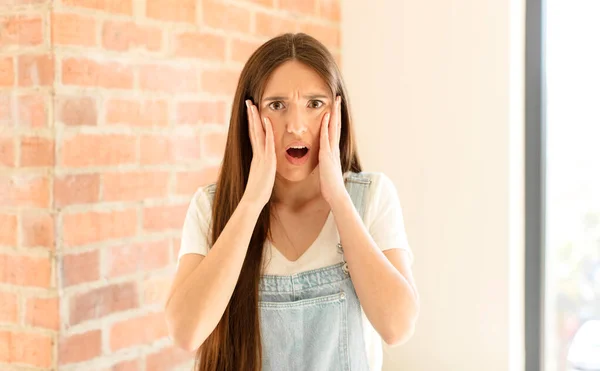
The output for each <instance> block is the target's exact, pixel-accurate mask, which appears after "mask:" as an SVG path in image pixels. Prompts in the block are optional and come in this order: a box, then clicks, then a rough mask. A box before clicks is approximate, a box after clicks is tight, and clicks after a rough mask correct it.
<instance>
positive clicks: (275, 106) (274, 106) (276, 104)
mask: <svg viewBox="0 0 600 371" xmlns="http://www.w3.org/2000/svg"><path fill="white" fill-rule="evenodd" d="M269 106H270V107H271V109H273V110H275V111H278V110H280V109H281V108H283V104H282V103H281V102H273V103H271V104H269Z"/></svg>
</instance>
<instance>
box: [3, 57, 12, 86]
mask: <svg viewBox="0 0 600 371" xmlns="http://www.w3.org/2000/svg"><path fill="white" fill-rule="evenodd" d="M14 84H15V63H14V61H13V59H12V57H6V58H0V86H13V85H14Z"/></svg>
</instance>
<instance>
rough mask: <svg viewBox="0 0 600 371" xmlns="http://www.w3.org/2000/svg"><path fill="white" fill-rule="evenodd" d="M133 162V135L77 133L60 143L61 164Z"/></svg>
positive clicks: (134, 157)
mask: <svg viewBox="0 0 600 371" xmlns="http://www.w3.org/2000/svg"><path fill="white" fill-rule="evenodd" d="M135 162H136V138H135V137H134V136H129V135H117V134H107V135H91V134H77V135H74V136H72V137H70V138H65V139H64V141H63V143H62V158H61V161H60V164H61V165H62V166H70V167H84V166H102V165H105V166H108V165H121V164H132V163H135Z"/></svg>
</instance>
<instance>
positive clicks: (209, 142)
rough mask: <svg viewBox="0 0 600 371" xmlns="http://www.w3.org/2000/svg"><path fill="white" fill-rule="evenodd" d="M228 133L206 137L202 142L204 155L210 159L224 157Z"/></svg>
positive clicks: (212, 134) (211, 134)
mask: <svg viewBox="0 0 600 371" xmlns="http://www.w3.org/2000/svg"><path fill="white" fill-rule="evenodd" d="M226 142H227V133H210V134H206V135H204V138H203V140H202V148H203V150H202V153H204V154H205V155H207V156H209V157H218V158H221V157H223V154H224V153H225V144H226Z"/></svg>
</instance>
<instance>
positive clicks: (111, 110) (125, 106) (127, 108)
mask: <svg viewBox="0 0 600 371" xmlns="http://www.w3.org/2000/svg"><path fill="white" fill-rule="evenodd" d="M106 123H107V124H126V125H134V126H168V125H169V111H168V105H167V102H166V101H165V100H151V101H149V100H147V101H140V100H139V99H136V100H133V99H111V100H109V101H108V102H106Z"/></svg>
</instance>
